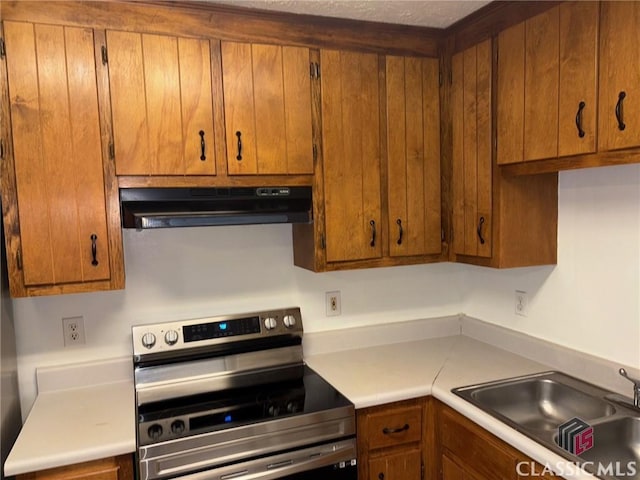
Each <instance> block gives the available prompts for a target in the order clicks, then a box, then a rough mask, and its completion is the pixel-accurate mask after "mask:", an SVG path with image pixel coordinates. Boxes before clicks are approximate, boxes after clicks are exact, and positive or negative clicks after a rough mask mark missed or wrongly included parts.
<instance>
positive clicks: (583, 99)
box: [558, 2, 599, 157]
mask: <svg viewBox="0 0 640 480" xmlns="http://www.w3.org/2000/svg"><path fill="white" fill-rule="evenodd" d="M598 8H599V4H598V2H567V3H563V4H561V5H560V7H559V15H560V18H559V25H560V51H559V53H560V65H559V67H560V90H559V97H558V100H559V103H558V105H559V106H558V110H559V112H558V115H559V117H558V156H560V157H562V156H569V155H579V154H584V153H593V152H595V151H596V112H597V103H596V102H597V95H596V92H597V80H598V74H597V71H598V70H597V69H598V62H597V54H598Z"/></svg>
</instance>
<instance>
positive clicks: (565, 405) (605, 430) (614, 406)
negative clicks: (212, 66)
mask: <svg viewBox="0 0 640 480" xmlns="http://www.w3.org/2000/svg"><path fill="white" fill-rule="evenodd" d="M452 392H453V393H455V394H456V395H458V396H460V397H462V398H464V399H465V400H467V401H468V402H470V403H472V404H474V405H476V406H477V407H479V408H480V409H482V410H484V411H485V412H487V413H489V414H490V415H492V416H494V417H495V418H497V419H499V420H501V421H503V422H504V423H506V424H507V425H509V426H511V427H512V428H514V429H516V430H518V431H520V432H521V433H523V434H525V435H527V436H528V437H530V438H531V439H533V440H535V441H537V442H538V443H541V444H542V445H544V446H545V447H547V448H549V449H550V450H553V451H554V452H555V453H558V454H559V455H562V456H564V457H565V458H567V459H569V460H571V461H573V462H576V463H579V464H581V465H583V466H584V468H585V470H587V471H589V472H591V473H593V474H596V475H598V477H599V478H603V479H612V480H613V479H619V478H624V479H626V480H629V479H631V480H640V410H637V409H634V408H629V407H628V406H626V405H625V404H622V403H617V402H613V401H611V398H613V397H612V396H611V392H610V391H608V390H604V389H602V388H599V387H597V386H595V385H592V384H590V383H587V382H583V381H582V380H579V379H577V378H574V377H571V376H569V375H565V374H563V373H561V372H543V373H537V374H533V375H527V376H523V377H516V378H510V379H505V380H498V381H495V382H488V383H483V384H478V385H469V386H466V387H460V388H455V389H453V390H452ZM574 418H578V419H580V420H581V421H582V422H584V423H586V424H588V426H591V427H593V446H592V447H591V448H590V449H588V450H586V451H584V452H581V453H580V455H579V456H578V455H574V454H572V453H570V452H569V451H567V450H565V449H564V448H561V447H560V446H559V444H558V429H559V427H560V426H561V425H563V424H565V423H566V422H569V421H571V420H573V419H574ZM629 462H632V466H633V468H631V469H629V468H627V467H628V465H629ZM598 468H600V470H599V471H598Z"/></svg>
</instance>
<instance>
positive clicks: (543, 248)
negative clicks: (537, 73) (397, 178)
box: [451, 40, 558, 268]
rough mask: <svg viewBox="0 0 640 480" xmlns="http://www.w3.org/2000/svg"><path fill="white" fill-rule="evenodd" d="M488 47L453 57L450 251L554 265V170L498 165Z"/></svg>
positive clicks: (457, 256)
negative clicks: (520, 172)
mask: <svg viewBox="0 0 640 480" xmlns="http://www.w3.org/2000/svg"><path fill="white" fill-rule="evenodd" d="M492 52H493V50H492V43H491V40H486V41H484V42H482V43H480V44H478V45H475V46H472V47H469V48H467V49H465V50H464V51H461V52H457V53H455V54H454V55H453V58H452V67H451V68H452V85H451V110H452V137H453V153H452V179H451V184H452V185H451V192H452V223H453V227H452V230H453V231H452V238H453V249H452V251H451V252H452V258H453V259H454V260H455V261H458V262H464V263H473V264H477V265H483V266H492V267H498V268H509V267H520V266H530V265H546V264H554V263H556V258H557V222H558V218H557V216H558V177H557V174H556V173H548V174H544V175H536V176H531V177H509V176H506V175H504V174H503V172H502V171H500V169H499V168H498V166H497V165H496V164H495V151H494V148H493V145H494V142H493V141H492V138H493V135H494V133H493V130H492V102H491V99H492V98H493V89H494V84H495V82H494V80H493V75H492V72H493V62H492V59H493V57H494V56H493V53H492ZM498 135H499V132H498ZM500 141H501V140H500V137H498V142H500ZM498 148H500V147H498Z"/></svg>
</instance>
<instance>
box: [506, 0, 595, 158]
mask: <svg viewBox="0 0 640 480" xmlns="http://www.w3.org/2000/svg"><path fill="white" fill-rule="evenodd" d="M598 8H599V6H598V3H597V2H566V3H563V4H562V5H559V6H557V7H554V8H552V9H550V10H547V11H546V12H544V13H542V14H539V15H537V16H535V17H532V18H530V19H528V20H526V21H525V22H522V23H519V24H517V25H514V26H512V27H510V28H508V29H506V30H504V31H502V32H500V34H499V35H498V69H497V77H498V79H497V109H496V110H497V138H498V141H497V145H498V146H497V159H498V160H497V161H498V164H499V165H503V164H510V163H517V162H522V161H531V160H540V159H547V158H556V157H559V156H569V155H578V154H585V153H592V152H595V150H596V111H597V97H596V91H597V48H598V43H597V41H598Z"/></svg>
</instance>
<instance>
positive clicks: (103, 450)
mask: <svg viewBox="0 0 640 480" xmlns="http://www.w3.org/2000/svg"><path fill="white" fill-rule="evenodd" d="M130 363H131V361H130V360H129V362H128V363H127V362H126V361H124V362H123V361H122V360H120V359H115V360H112V361H107V362H101V363H100V364H99V365H98V364H95V363H93V362H92V363H89V364H86V365H84V366H79V365H74V366H70V367H69V368H57V367H54V368H48V369H45V370H47V371H46V372H44V373H43V372H38V386H39V389H40V393H38V396H37V398H36V401H35V402H34V404H33V407H32V408H31V411H30V412H29V416H28V417H27V420H26V422H25V423H24V425H23V426H22V430H21V431H20V434H19V435H18V438H17V440H16V442H15V444H14V446H13V448H12V449H11V452H10V453H9V456H8V458H7V460H6V461H5V464H4V473H5V475H6V476H13V475H20V474H23V473H30V472H35V471H38V470H44V469H48V468H55V467H61V466H65V465H72V464H75V463H82V462H88V461H92V460H98V459H101V458H107V457H111V456H116V455H123V454H127V453H132V452H134V451H135V448H136V431H135V398H134V392H133V381H132V380H131V378H128V377H130V376H131V371H130V370H131V369H129V370H127V368H128V366H129V364H130ZM83 367H84V368H83ZM85 371H88V372H93V377H90V375H89V374H86V375H88V377H85V378H82V377H83V375H85V374H84V373H83V372H85ZM104 371H107V372H108V373H107V376H108V377H109V378H106V379H105V378H104V376H102V373H104ZM123 371H124V372H125V373H124V374H123ZM75 374H77V375H75ZM78 379H82V381H84V382H86V381H90V380H91V379H92V380H93V381H94V382H96V383H97V382H102V381H107V383H97V384H95V385H91V384H89V385H86V384H82V382H80V383H78ZM53 384H55V385H56V386H57V387H64V388H53Z"/></svg>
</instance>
